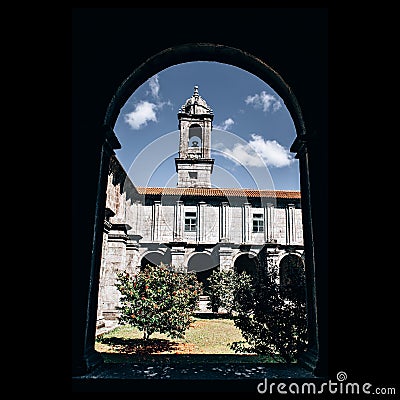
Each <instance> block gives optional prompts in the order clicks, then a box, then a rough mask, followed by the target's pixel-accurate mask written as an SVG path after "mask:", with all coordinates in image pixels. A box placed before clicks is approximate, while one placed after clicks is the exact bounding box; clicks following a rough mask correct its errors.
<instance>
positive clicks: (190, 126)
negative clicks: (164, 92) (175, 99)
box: [175, 86, 214, 188]
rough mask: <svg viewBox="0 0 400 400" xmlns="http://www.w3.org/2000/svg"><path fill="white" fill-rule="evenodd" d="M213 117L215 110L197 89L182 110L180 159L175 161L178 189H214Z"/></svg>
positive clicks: (180, 112)
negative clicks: (212, 186) (212, 177)
mask: <svg viewBox="0 0 400 400" xmlns="http://www.w3.org/2000/svg"><path fill="white" fill-rule="evenodd" d="M213 118H214V113H213V111H212V109H211V108H210V107H209V106H208V105H207V103H206V101H205V100H204V99H203V98H202V97H201V96H200V95H199V88H198V86H195V87H194V92H193V95H192V97H190V98H189V99H187V100H186V102H185V104H183V105H182V107H181V108H180V109H179V111H178V121H179V125H178V127H179V157H178V158H175V166H176V172H177V173H178V185H177V186H178V187H202V188H209V187H211V173H212V170H213V165H214V159H212V158H211V131H212V121H213Z"/></svg>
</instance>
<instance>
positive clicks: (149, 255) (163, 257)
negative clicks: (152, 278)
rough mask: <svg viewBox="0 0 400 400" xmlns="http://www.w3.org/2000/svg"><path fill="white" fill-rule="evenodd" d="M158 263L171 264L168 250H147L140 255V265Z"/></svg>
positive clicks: (142, 266)
mask: <svg viewBox="0 0 400 400" xmlns="http://www.w3.org/2000/svg"><path fill="white" fill-rule="evenodd" d="M160 263H163V264H168V265H169V264H171V253H170V252H168V251H167V252H165V253H163V252H162V251H154V250H152V251H147V252H145V253H144V254H143V255H142V258H141V260H140V267H141V268H144V267H145V266H146V265H147V264H150V265H153V266H155V265H160Z"/></svg>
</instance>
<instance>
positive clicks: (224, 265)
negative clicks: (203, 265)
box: [219, 243, 233, 271]
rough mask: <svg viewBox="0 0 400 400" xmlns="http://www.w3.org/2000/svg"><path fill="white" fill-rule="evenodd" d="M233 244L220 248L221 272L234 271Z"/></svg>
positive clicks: (225, 244)
mask: <svg viewBox="0 0 400 400" xmlns="http://www.w3.org/2000/svg"><path fill="white" fill-rule="evenodd" d="M232 251H233V250H232V243H224V244H223V245H222V246H221V247H220V248H219V269H220V271H232V270H233V264H232Z"/></svg>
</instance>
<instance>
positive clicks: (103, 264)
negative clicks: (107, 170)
mask: <svg viewBox="0 0 400 400" xmlns="http://www.w3.org/2000/svg"><path fill="white" fill-rule="evenodd" d="M113 216H114V211H112V210H111V209H109V208H106V209H105V220H104V228H103V244H102V252H101V266H100V278H99V297H98V301H97V320H96V329H100V328H103V327H104V326H105V321H104V316H103V302H104V295H105V292H104V275H105V272H106V268H107V265H106V264H107V247H108V245H107V243H108V233H109V232H110V229H111V227H112V223H111V222H110V217H113Z"/></svg>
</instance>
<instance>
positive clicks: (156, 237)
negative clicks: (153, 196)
mask: <svg viewBox="0 0 400 400" xmlns="http://www.w3.org/2000/svg"><path fill="white" fill-rule="evenodd" d="M151 240H152V241H154V242H159V241H160V240H161V202H160V201H155V202H154V204H153V210H152V229H151Z"/></svg>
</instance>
